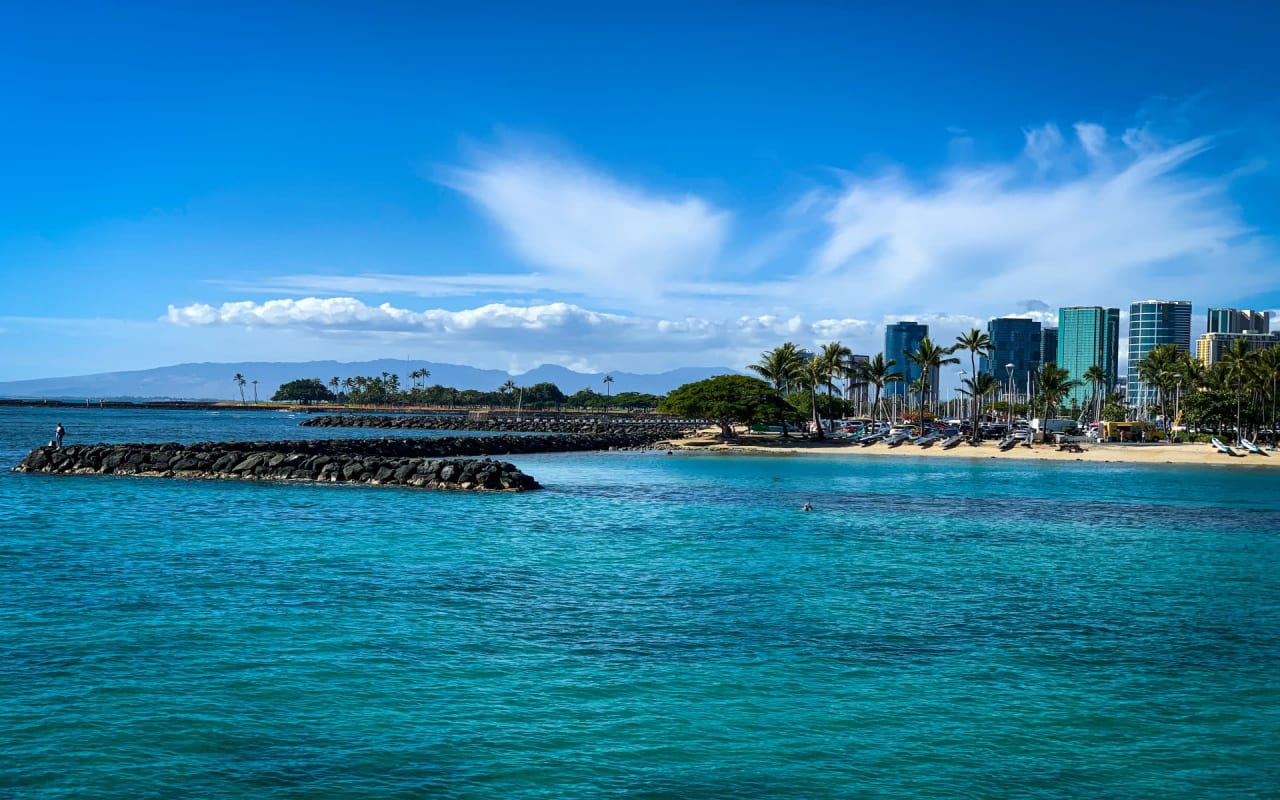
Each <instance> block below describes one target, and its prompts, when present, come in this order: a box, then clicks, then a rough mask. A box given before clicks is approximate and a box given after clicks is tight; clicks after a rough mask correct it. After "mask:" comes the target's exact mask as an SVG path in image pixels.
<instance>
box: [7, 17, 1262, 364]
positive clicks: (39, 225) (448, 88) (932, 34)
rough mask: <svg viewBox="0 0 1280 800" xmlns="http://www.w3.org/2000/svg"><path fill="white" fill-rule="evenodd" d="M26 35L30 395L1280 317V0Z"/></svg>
mask: <svg viewBox="0 0 1280 800" xmlns="http://www.w3.org/2000/svg"><path fill="white" fill-rule="evenodd" d="M464 6H466V7H464ZM1032 6H1042V7H1032ZM5 16H6V21H5V24H4V25H3V26H0V99H2V101H3V103H4V111H3V113H2V114H0V287H2V289H0V380H21V379H27V378H41V377H54V376H64V375H76V374H84V373H93V372H106V371H118V370H128V369H145V368H150V367H155V366H162V365H169V364H176V363H183V362H241V361H308V360H320V359H338V360H341V361H360V360H366V359H374V358H407V359H413V360H424V361H435V362H445V363H458V364H468V365H472V366H477V367H484V368H497V369H505V370H508V371H511V372H513V373H520V372H523V371H526V370H528V369H531V368H533V367H535V366H537V365H539V364H543V363H552V364H560V365H563V366H566V367H569V368H572V369H578V370H581V371H591V372H602V371H628V372H660V371H664V370H667V369H673V368H676V367H681V366H724V367H730V368H734V369H742V368H743V367H745V366H746V365H747V364H750V363H753V362H755V361H757V360H758V359H759V356H760V354H761V353H762V352H763V351H765V350H768V349H771V348H773V347H775V346H777V345H779V344H781V343H783V342H785V341H792V342H795V343H797V344H799V345H801V346H804V347H809V348H817V347H820V346H821V345H822V344H823V343H825V342H829V341H832V340H839V341H841V342H842V343H844V344H846V345H848V346H849V347H851V348H852V349H853V350H854V352H859V353H869V354H872V353H876V352H880V351H881V350H882V349H883V342H884V338H883V337H884V325H885V324H886V323H888V322H894V321H897V320H907V319H909V320H916V321H919V322H924V323H927V324H929V325H930V329H931V334H932V335H933V337H934V339H935V340H937V341H939V342H942V343H950V342H952V341H954V338H955V336H956V335H957V334H958V333H960V332H962V331H965V330H968V329H970V328H972V327H980V328H985V325H986V322H987V320H989V319H990V318H992V317H998V316H1009V315H1030V316H1032V317H1034V318H1038V319H1042V320H1043V321H1053V320H1056V310H1057V308H1059V307H1061V306H1070V305H1103V306H1117V307H1120V308H1121V309H1122V311H1127V307H1128V304H1129V303H1130V302H1133V301H1135V300H1145V299H1170V300H1190V301H1191V302H1192V303H1193V304H1194V309H1195V313H1196V316H1197V318H1198V319H1202V317H1203V314H1204V311H1205V309H1206V308H1208V307H1210V306H1233V307H1237V308H1251V309H1267V310H1274V309H1280V241H1278V240H1277V235H1278V234H1280V204H1278V203H1277V202H1276V199H1277V197H1280V91H1277V89H1280V78H1278V77H1277V76H1280V55H1278V52H1280V48H1276V47H1275V42H1276V41H1277V34H1280V5H1277V4H1276V3H1275V2H1274V1H1273V0H1263V1H1260V2H1219V3H1213V4H1209V3H1196V2H1186V3H1158V4H1157V3H1152V4H1142V3H1137V2H1134V3H1089V2H1081V3H1073V4H1070V5H1067V6H1063V5H1055V4H1048V5H1045V4H1027V3H1014V2H983V3H963V4H962V3H951V2H936V3H934V2H921V3H911V4H907V3H893V2H882V3H857V2H845V3H792V4H777V3H772V4H765V3H751V2H735V3H699V2H681V3H666V2H647V3H644V4H622V3H620V4H610V3H558V2H547V3H536V4H535V3H504V2H488V3H483V4H461V3H449V4H444V3H431V2H427V3H405V4H396V3H372V2H370V3H358V4H357V3H350V4H337V3H306V4H302V3H298V4H291V3H287V2H279V3H243V4H241V3H236V2H218V3H209V4H202V3H196V2H191V3H132V2H127V0H122V1H121V2H114V3H86V4H76V3H69V4H57V5H49V4H34V3H33V4H16V5H13V6H12V7H10V8H9V9H8V10H7V11H6V15H5ZM1196 324H1197V325H1199V326H1200V327H1199V330H1203V322H1202V321H1200V322H1197V323H1196ZM1275 324H1280V321H1278V322H1277V323H1275ZM1122 352H1123V349H1122Z"/></svg>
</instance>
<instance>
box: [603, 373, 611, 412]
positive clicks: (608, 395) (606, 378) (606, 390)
mask: <svg viewBox="0 0 1280 800" xmlns="http://www.w3.org/2000/svg"><path fill="white" fill-rule="evenodd" d="M612 386H613V376H612V375H605V376H604V413H605V414H608V413H609V399H610V398H611V397H612V396H613V391H612V389H611V388H610V387H612Z"/></svg>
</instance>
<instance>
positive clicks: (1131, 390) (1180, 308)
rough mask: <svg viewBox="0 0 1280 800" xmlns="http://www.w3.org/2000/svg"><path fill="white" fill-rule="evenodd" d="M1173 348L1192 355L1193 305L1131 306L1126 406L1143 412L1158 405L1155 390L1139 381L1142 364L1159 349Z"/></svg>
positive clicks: (1156, 303)
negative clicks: (1144, 409)
mask: <svg viewBox="0 0 1280 800" xmlns="http://www.w3.org/2000/svg"><path fill="white" fill-rule="evenodd" d="M1162 344H1171V345H1173V346H1174V347H1177V348H1178V349H1179V350H1181V351H1182V352H1184V353H1189V352H1191V303H1190V302H1188V301H1186V300H1140V301H1138V302H1136V303H1131V304H1129V362H1128V373H1129V374H1128V381H1127V383H1128V389H1127V390H1126V392H1125V402H1127V403H1128V404H1129V405H1130V406H1135V407H1137V408H1143V407H1146V406H1151V405H1154V404H1155V402H1156V388H1155V387H1154V386H1147V385H1146V384H1144V383H1143V382H1142V380H1141V379H1140V378H1139V377H1138V370H1139V369H1140V368H1141V367H1142V360H1143V359H1145V358H1146V357H1147V354H1148V353H1150V352H1151V351H1152V350H1153V349H1155V348H1156V347H1158V346H1160V345H1162Z"/></svg>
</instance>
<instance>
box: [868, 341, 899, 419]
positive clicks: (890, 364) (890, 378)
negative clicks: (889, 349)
mask: <svg viewBox="0 0 1280 800" xmlns="http://www.w3.org/2000/svg"><path fill="white" fill-rule="evenodd" d="M896 366H898V361H897V359H894V358H885V357H884V353H876V354H875V355H874V356H872V358H871V360H870V361H868V362H867V363H866V364H864V365H863V367H862V377H863V378H865V379H866V381H867V383H869V384H871V385H872V386H874V387H875V389H876V395H875V399H874V400H872V401H871V409H872V416H873V417H875V418H876V419H879V418H880V394H881V392H883V391H884V387H885V386H887V385H889V384H891V383H901V382H902V373H901V372H899V371H897V370H896V369H894V367H896Z"/></svg>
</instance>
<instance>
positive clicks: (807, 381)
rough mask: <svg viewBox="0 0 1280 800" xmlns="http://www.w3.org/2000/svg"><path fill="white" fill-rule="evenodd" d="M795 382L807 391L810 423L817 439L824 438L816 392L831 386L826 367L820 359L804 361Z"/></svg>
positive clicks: (813, 358)
mask: <svg viewBox="0 0 1280 800" xmlns="http://www.w3.org/2000/svg"><path fill="white" fill-rule="evenodd" d="M796 382H797V383H798V384H799V385H800V386H801V387H803V388H805V389H808V390H809V409H810V411H811V415H810V416H811V420H810V421H811V422H812V424H813V430H814V433H815V434H816V435H817V438H819V439H822V438H824V433H823V431H822V415H821V413H820V412H819V410H818V390H819V389H821V388H822V387H823V386H824V385H825V386H826V387H828V388H830V386H831V379H830V377H829V372H828V370H827V365H826V364H824V363H823V361H822V358H821V357H811V358H808V359H806V360H805V361H804V362H803V363H802V365H801V367H800V372H799V375H797V377H796Z"/></svg>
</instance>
